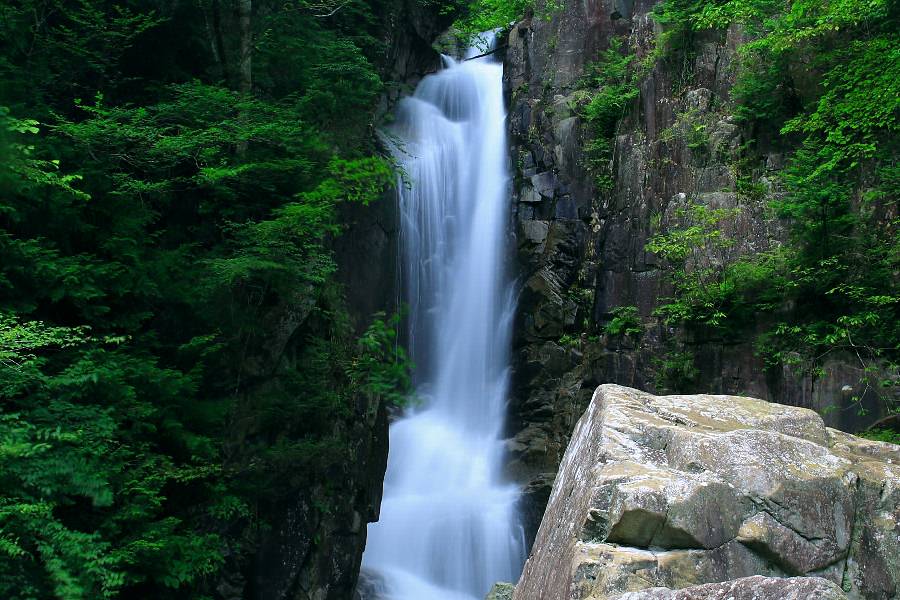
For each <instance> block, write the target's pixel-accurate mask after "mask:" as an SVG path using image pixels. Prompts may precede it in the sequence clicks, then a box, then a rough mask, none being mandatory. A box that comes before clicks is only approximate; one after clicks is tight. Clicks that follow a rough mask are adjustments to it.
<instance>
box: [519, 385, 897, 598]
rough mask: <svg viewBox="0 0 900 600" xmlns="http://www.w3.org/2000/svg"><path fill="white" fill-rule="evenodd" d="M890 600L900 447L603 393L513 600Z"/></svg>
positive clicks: (735, 402) (738, 413) (723, 409)
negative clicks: (756, 591)
mask: <svg viewBox="0 0 900 600" xmlns="http://www.w3.org/2000/svg"><path fill="white" fill-rule="evenodd" d="M754 576H764V577H757V578H754ZM786 577H789V578H795V579H778V578H786ZM797 577H800V578H799V579H796V578H797ZM816 577H817V578H820V579H810V578H816ZM746 578H750V579H746ZM766 578H775V579H766ZM723 582H729V583H728V584H727V585H713V586H706V585H704V584H721V583H723ZM828 582H831V583H830V584H829V583H828ZM698 586H699V587H698ZM649 588H665V589H662V590H653V591H644V590H648V589H649ZM682 588H686V589H682ZM841 588H842V589H843V592H842V591H841ZM676 589H677V590H681V591H679V592H678V593H677V594H676V593H674V592H671V591H667V590H676ZM754 590H758V591H759V595H758V596H753V595H752V594H753V593H754ZM817 590H824V591H822V592H821V594H820V595H815V594H816V593H819V592H818V591H817ZM628 592H640V593H639V594H637V595H634V594H632V595H629V594H628ZM898 592H900V447H898V446H894V445H891V444H884V443H879V442H871V441H866V440H861V439H858V438H855V437H853V436H850V435H848V434H844V433H841V432H837V431H834V430H831V429H828V428H826V427H825V425H824V423H823V422H822V419H821V418H820V417H819V416H818V415H817V414H816V413H814V412H812V411H810V410H807V409H803V408H796V407H789V406H782V405H778V404H772V403H768V402H765V401H763V400H756V399H753V398H746V397H739V396H712V395H696V396H653V395H650V394H647V393H644V392H640V391H637V390H634V389H630V388H625V387H621V386H617V385H603V386H600V387H599V388H597V390H596V392H595V393H594V397H593V399H592V401H591V404H590V406H589V407H588V409H587V411H586V412H585V414H584V415H583V416H582V417H581V420H580V421H579V422H578V424H577V426H576V428H575V432H574V434H573V436H572V440H571V442H570V444H569V447H568V449H567V450H566V453H565V456H564V458H563V461H562V464H561V467H560V471H559V474H558V475H557V478H556V481H555V482H554V484H553V490H552V493H551V495H550V499H549V504H548V506H547V512H546V513H545V515H544V518H543V521H542V522H541V525H540V529H539V530H538V533H537V538H536V541H535V545H534V548H533V551H532V555H531V557H530V558H529V560H528V562H527V564H526V565H525V570H524V573H523V575H522V578H521V580H520V581H519V583H518V585H517V587H516V592H515V595H514V598H515V600H533V599H536V598H541V599H542V600H580V599H593V600H601V599H611V598H622V599H623V600H624V599H626V598H628V599H637V598H648V599H649V598H673V599H674V598H678V599H685V600H687V599H692V598H723V599H724V598H734V599H735V600H738V599H740V598H748V599H749V598H757V599H760V600H762V599H766V598H773V599H774V598H791V597H797V598H801V597H815V598H820V597H821V598H843V597H845V596H844V593H846V597H848V598H851V599H857V598H867V599H883V600H888V599H890V598H896V597H897V594H898ZM641 594H643V595H641ZM779 594H781V595H779Z"/></svg>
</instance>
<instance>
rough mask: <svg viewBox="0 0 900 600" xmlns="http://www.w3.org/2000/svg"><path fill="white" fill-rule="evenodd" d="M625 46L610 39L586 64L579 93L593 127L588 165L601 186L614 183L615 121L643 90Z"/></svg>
mask: <svg viewBox="0 0 900 600" xmlns="http://www.w3.org/2000/svg"><path fill="white" fill-rule="evenodd" d="M622 48H623V42H622V40H621V39H620V38H612V39H611V41H610V47H609V48H607V49H606V50H604V51H603V52H601V54H600V57H599V58H598V60H597V61H596V62H593V63H590V64H589V65H587V66H586V67H585V73H586V75H585V77H584V79H583V80H582V81H581V83H580V85H579V88H580V89H579V90H578V93H577V96H576V104H577V106H576V108H577V110H578V112H579V114H580V115H581V117H582V118H583V119H584V120H585V122H586V124H587V126H588V128H589V131H590V136H589V139H588V142H587V144H586V146H585V155H586V160H587V165H588V167H589V168H590V169H591V171H592V172H593V173H594V175H595V178H596V182H597V187H598V188H600V189H609V188H610V186H611V185H612V174H611V171H610V166H609V164H610V161H611V160H612V152H613V137H614V135H615V132H616V125H617V124H618V122H619V120H620V119H621V118H622V116H623V114H624V113H625V109H626V108H627V107H628V106H629V105H630V104H631V102H632V101H633V100H634V99H635V98H637V97H638V94H639V92H640V89H639V88H638V85H637V81H638V79H639V76H638V74H637V73H636V71H635V69H634V60H635V58H634V55H632V54H627V53H624V54H623V51H622Z"/></svg>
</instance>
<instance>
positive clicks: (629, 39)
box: [505, 0, 880, 535]
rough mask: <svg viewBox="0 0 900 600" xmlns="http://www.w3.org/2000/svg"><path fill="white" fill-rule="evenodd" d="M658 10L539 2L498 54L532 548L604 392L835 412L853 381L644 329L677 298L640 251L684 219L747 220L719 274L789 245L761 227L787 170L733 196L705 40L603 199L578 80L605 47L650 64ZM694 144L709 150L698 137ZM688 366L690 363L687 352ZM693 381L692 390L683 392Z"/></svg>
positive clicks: (626, 144) (729, 47)
mask: <svg viewBox="0 0 900 600" xmlns="http://www.w3.org/2000/svg"><path fill="white" fill-rule="evenodd" d="M655 3H656V2H655V1H654V0H637V1H631V0H628V1H626V0H588V1H587V2H580V1H579V2H575V1H574V0H561V1H560V2H558V3H543V2H538V4H537V7H536V8H535V11H534V15H533V16H532V17H530V18H527V19H525V20H523V21H522V22H520V23H517V24H516V25H514V26H513V28H512V29H511V31H510V33H509V38H508V48H507V50H506V59H505V65H506V82H507V86H508V93H509V102H510V118H509V121H510V124H509V127H510V137H511V154H512V160H513V162H514V165H515V167H516V178H515V182H514V206H515V223H516V238H517V247H518V264H519V267H520V277H521V281H522V284H523V289H522V294H521V297H520V303H519V321H518V324H517V325H518V326H517V334H516V338H515V341H514V346H515V348H514V351H515V365H514V373H515V374H514V381H513V392H512V407H511V412H512V415H511V420H510V436H511V441H510V450H511V454H512V462H511V465H510V472H511V476H513V477H515V478H517V479H519V480H521V481H524V482H527V488H526V494H525V500H524V502H523V510H524V512H525V514H526V520H527V521H528V523H529V529H530V534H531V535H533V532H534V529H535V527H536V524H537V521H538V520H539V519H540V514H541V511H542V508H543V505H544V503H545V502H546V498H547V494H548V493H549V485H550V482H552V480H553V474H554V472H555V469H556V465H557V464H558V462H559V460H560V458H561V456H562V453H563V451H564V449H565V447H566V443H567V441H568V436H569V433H570V432H571V429H572V426H573V425H574V423H575V421H576V419H577V418H578V416H579V415H580V414H581V412H582V410H583V409H584V407H585V406H586V405H587V402H588V400H589V398H590V393H591V390H592V389H593V387H594V386H595V385H596V384H599V383H604V382H615V383H620V384H623V385H629V386H635V387H639V388H641V389H647V390H651V391H654V390H658V389H661V388H668V389H676V390H678V391H711V392H716V393H732V394H734V393H739V394H749V395H753V396H756V397H760V398H765V399H768V400H772V401H775V402H781V403H787V404H794V405H799V406H805V407H809V408H813V409H817V410H821V409H824V408H825V407H827V406H834V407H837V408H839V409H845V408H846V407H847V406H848V405H849V403H850V397H851V396H852V395H853V394H854V393H855V391H854V390H855V387H856V386H858V382H859V380H860V377H861V374H862V373H861V370H860V369H859V368H857V367H856V366H854V364H853V363H852V362H851V361H850V360H848V359H843V358H841V357H835V359H833V360H832V361H830V362H829V363H827V364H826V365H825V368H824V375H823V376H821V377H818V378H816V379H813V378H810V377H804V376H800V375H797V374H796V373H795V372H794V371H793V370H791V369H790V368H787V367H786V368H784V369H783V370H780V371H773V370H772V369H766V368H765V365H764V363H763V361H762V359H761V358H759V357H757V356H756V355H755V352H754V348H753V346H752V342H750V341H747V342H734V341H726V340H722V339H716V338H713V337H709V338H704V337H702V336H699V335H695V336H693V337H688V336H686V335H685V334H684V333H683V332H676V331H674V330H671V329H669V328H667V327H666V326H665V325H664V324H662V323H661V322H660V321H659V319H657V318H656V317H655V316H654V315H653V313H654V309H655V308H657V307H658V306H659V304H660V301H661V299H663V298H665V297H666V296H668V295H670V293H671V288H670V284H669V282H668V278H667V277H666V275H665V273H664V272H663V271H662V270H661V269H660V266H661V265H660V264H659V262H658V259H657V258H656V257H655V256H654V255H653V254H651V253H649V252H647V251H646V250H645V245H646V243H647V241H648V239H649V238H650V237H651V236H652V235H653V234H654V233H655V232H658V231H664V230H666V229H667V227H669V226H670V225H673V224H676V223H677V212H678V209H679V208H684V207H686V206H689V205H692V204H702V205H704V206H707V207H709V208H711V209H716V208H726V209H728V208H739V209H740V211H739V212H736V213H735V214H733V215H731V216H729V217H728V218H726V219H725V221H724V222H723V224H722V228H723V232H724V233H725V234H726V235H728V236H730V237H732V238H733V239H735V240H736V243H735V244H734V245H733V246H732V247H730V248H727V249H723V250H722V251H721V256H716V257H712V260H714V261H720V262H721V261H728V260H731V259H732V258H734V257H735V256H737V255H741V254H748V253H755V252H760V251H764V250H766V249H767V248H770V247H771V246H772V245H773V244H776V243H778V242H779V241H780V240H783V239H784V236H785V232H784V231H783V229H782V227H781V226H780V225H779V223H777V222H776V221H773V220H772V219H771V218H767V216H766V206H767V203H768V200H769V199H771V198H772V197H773V196H774V195H777V194H778V193H779V192H778V189H777V186H776V185H775V184H774V183H773V181H774V178H773V177H772V174H773V173H774V172H776V171H777V170H778V169H780V168H781V166H782V163H783V156H782V154H781V153H780V152H779V151H778V150H777V149H775V148H772V149H770V150H768V151H767V150H766V149H765V147H763V148H762V152H763V157H762V160H761V161H760V163H759V165H758V166H757V167H756V170H755V171H754V173H753V183H754V189H755V190H756V193H754V194H747V193H743V192H739V186H738V180H737V179H738V169H737V162H738V160H739V156H740V148H741V146H742V145H743V144H744V143H745V141H746V137H747V136H746V134H745V133H744V132H742V131H741V129H740V128H739V127H738V126H737V125H736V123H735V120H734V119H733V118H732V117H731V116H730V115H729V114H728V99H729V92H730V90H731V87H732V85H733V83H734V78H735V60H736V49H737V48H738V46H739V45H740V44H741V43H743V42H744V41H745V40H744V39H743V37H742V34H741V32H740V31H739V30H737V29H735V28H732V29H730V30H728V31H727V32H722V33H718V34H712V33H710V34H708V35H706V36H705V37H703V36H701V37H700V38H699V39H698V40H696V42H695V53H694V54H693V57H692V58H691V59H689V60H685V61H682V62H680V63H678V64H672V63H671V62H657V63H655V64H652V63H651V65H652V66H651V67H650V68H649V69H648V70H647V71H646V74H645V75H644V76H643V78H642V79H641V81H640V82H639V84H640V95H639V98H638V99H637V100H636V101H635V102H634V103H633V104H632V105H631V106H630V107H628V108H627V110H626V111H625V114H624V115H623V118H622V120H621V121H620V123H619V125H618V128H617V133H616V136H615V139H614V141H613V152H612V159H611V161H610V162H611V164H610V165H609V167H610V172H611V179H612V185H611V186H602V187H598V186H597V185H596V183H595V180H596V177H595V174H594V173H592V172H591V169H590V168H589V166H588V165H587V162H588V160H587V158H586V152H585V148H586V146H587V144H588V143H589V142H590V134H589V132H588V130H587V126H586V124H585V123H584V122H583V120H582V119H581V118H580V117H579V116H578V114H579V111H578V104H579V95H578V89H579V87H580V86H581V83H580V82H581V80H582V78H583V77H584V75H585V73H586V72H587V70H588V66H589V65H590V63H592V62H593V61H595V60H597V59H598V57H599V53H600V52H601V51H602V50H603V49H605V48H607V47H609V44H610V40H611V39H612V38H613V37H618V38H619V39H623V40H625V48H626V49H627V50H628V51H629V52H632V53H634V54H636V56H637V57H638V59H639V60H643V59H645V58H646V57H648V56H649V55H650V54H651V53H652V51H653V48H654V47H655V40H656V38H657V36H658V34H659V31H658V26H657V25H656V24H655V23H654V21H653V20H652V18H651V17H650V14H649V13H650V11H651V10H652V7H653V5H654V4H655ZM697 131H701V132H702V134H703V135H702V136H700V137H701V138H702V139H696V138H697V136H694V135H692V133H693V132H697ZM627 306H634V307H636V308H637V316H638V318H639V319H640V325H641V328H642V329H643V330H644V332H643V334H641V335H639V336H629V335H611V334H609V333H606V332H605V331H604V325H605V324H606V323H608V322H609V321H610V320H611V319H612V317H613V311H614V309H615V308H616V307H627ZM684 350H687V352H685V351H684ZM684 371H689V372H690V376H689V377H681V379H682V380H680V381H674V382H673V381H672V380H673V379H678V377H679V376H681V375H682V374H683V372H684ZM863 404H864V405H866V406H867V408H868V410H869V413H868V416H866V417H860V416H858V413H857V411H855V410H836V411H834V412H832V413H830V414H829V415H828V416H827V417H826V419H827V420H828V423H829V424H830V425H833V426H836V427H840V428H842V429H848V430H854V429H856V428H859V427H861V426H864V425H865V424H867V423H869V422H871V421H872V420H874V418H877V416H878V414H879V410H880V403H879V402H878V401H877V400H876V399H875V398H874V397H868V396H867V397H865V398H864V399H863Z"/></svg>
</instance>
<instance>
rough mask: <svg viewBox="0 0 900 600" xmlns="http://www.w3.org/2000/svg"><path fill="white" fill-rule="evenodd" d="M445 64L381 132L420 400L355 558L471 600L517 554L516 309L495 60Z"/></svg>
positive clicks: (405, 597)
mask: <svg viewBox="0 0 900 600" xmlns="http://www.w3.org/2000/svg"><path fill="white" fill-rule="evenodd" d="M479 53H480V50H478V49H472V50H470V51H469V56H474V55H476V54H479ZM445 61H446V67H445V68H444V69H443V70H441V71H440V72H438V73H436V74H434V75H431V76H429V77H426V78H425V79H424V80H423V81H422V83H421V84H420V85H419V86H418V88H417V89H416V91H415V94H414V95H413V96H412V97H410V98H406V99H404V100H402V101H401V102H400V104H399V106H398V109H397V121H396V123H395V125H394V126H393V127H392V129H391V134H392V135H393V136H395V137H396V138H397V139H398V140H399V142H398V144H397V152H396V156H397V158H398V160H399V161H400V162H401V164H402V166H403V168H404V169H405V171H406V173H407V178H408V180H409V185H407V186H405V187H404V186H401V191H400V211H401V215H402V222H401V238H402V256H403V259H402V270H403V280H404V289H405V294H406V301H407V302H408V304H409V318H408V321H409V332H408V333H409V335H408V346H409V351H410V354H411V357H412V359H413V362H414V363H415V365H416V369H415V376H414V380H415V384H416V393H417V395H418V397H419V398H420V399H421V400H422V402H421V404H420V405H418V406H416V407H414V408H412V409H410V410H408V411H407V413H406V414H405V415H404V417H403V418H402V419H400V420H398V421H396V422H395V423H394V424H393V425H392V426H391V430H390V454H389V458H388V469H387V475H386V477H385V484H384V500H383V502H382V506H381V517H380V520H379V521H378V522H377V523H373V524H372V525H370V526H369V532H368V544H367V546H366V551H365V554H364V556H363V568H364V569H366V570H367V571H370V572H374V573H375V574H376V575H377V576H378V578H379V579H380V580H381V581H382V584H383V585H382V590H381V598H384V599H389V600H472V599H473V598H477V599H478V600H481V599H482V598H484V595H485V594H486V593H487V592H488V590H489V589H490V587H491V585H492V584H493V583H494V582H495V581H515V580H516V579H517V578H518V575H519V572H520V570H521V566H522V562H523V561H524V539H523V534H522V530H521V527H520V526H519V523H518V520H517V518H516V514H515V512H516V511H515V503H516V500H517V496H518V489H517V487H516V486H514V485H512V484H509V483H505V482H503V480H502V476H501V467H502V461H503V446H502V442H501V441H500V439H499V436H500V434H501V430H502V427H503V420H504V414H505V403H506V392H507V386H508V384H507V379H508V371H509V345H510V329H511V321H512V315H513V309H514V297H513V290H512V285H511V282H510V279H509V277H508V275H507V274H506V273H505V270H504V262H505V261H504V256H505V250H506V248H507V244H506V240H507V226H508V223H509V193H508V173H507V157H506V153H507V147H506V122H505V120H506V114H505V109H504V103H503V89H502V66H501V65H500V64H499V63H497V62H496V61H495V59H494V58H493V57H491V56H486V57H483V58H476V59H474V60H466V61H461V62H458V63H457V62H454V61H452V60H450V59H445Z"/></svg>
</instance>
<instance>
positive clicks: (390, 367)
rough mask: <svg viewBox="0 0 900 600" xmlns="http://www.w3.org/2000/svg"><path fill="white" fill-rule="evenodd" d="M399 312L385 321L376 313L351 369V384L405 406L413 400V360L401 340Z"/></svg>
mask: <svg viewBox="0 0 900 600" xmlns="http://www.w3.org/2000/svg"><path fill="white" fill-rule="evenodd" d="M399 324H400V318H399V315H394V316H393V317H392V318H391V319H389V320H385V319H384V315H383V314H379V315H376V318H375V320H374V321H372V324H371V325H369V328H368V329H367V330H366V332H365V333H364V334H363V335H362V336H361V337H360V338H359V341H358V342H357V344H358V346H359V352H358V354H357V356H356V358H355V359H354V360H353V361H352V363H351V364H350V367H349V368H348V371H347V373H348V376H349V378H350V382H351V387H352V388H353V389H355V390H358V391H361V392H362V393H364V394H368V395H369V396H371V397H375V398H379V399H382V400H383V401H384V402H386V403H388V404H390V405H391V406H405V405H406V404H407V403H408V402H409V400H410V395H409V394H410V386H411V383H412V382H411V380H410V377H409V374H410V371H411V370H412V367H413V365H412V363H411V362H410V360H409V358H408V357H407V355H406V351H405V350H404V349H403V347H402V346H400V345H399V344H398V341H397V328H398V327H399Z"/></svg>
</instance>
